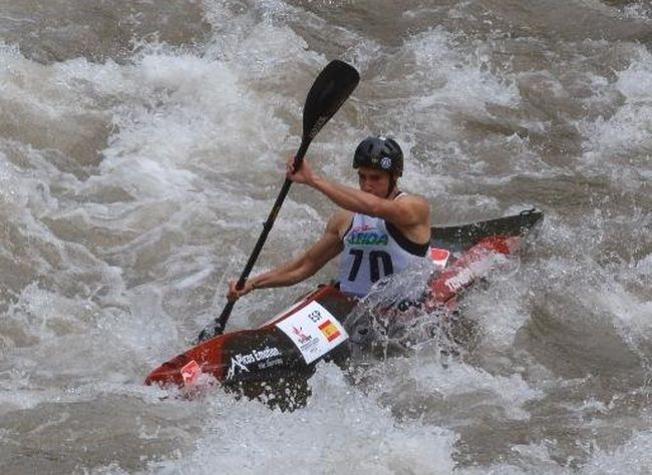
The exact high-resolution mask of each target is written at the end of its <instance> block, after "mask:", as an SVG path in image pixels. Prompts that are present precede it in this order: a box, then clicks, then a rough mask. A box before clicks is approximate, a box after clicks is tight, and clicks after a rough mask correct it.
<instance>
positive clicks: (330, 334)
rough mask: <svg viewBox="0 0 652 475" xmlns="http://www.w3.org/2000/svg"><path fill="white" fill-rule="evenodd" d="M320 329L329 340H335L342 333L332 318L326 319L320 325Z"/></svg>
mask: <svg viewBox="0 0 652 475" xmlns="http://www.w3.org/2000/svg"><path fill="white" fill-rule="evenodd" d="M319 329H320V330H321V332H322V333H323V334H324V336H325V337H326V339H327V340H328V341H333V340H334V339H335V338H337V337H338V336H340V335H341V333H340V331H339V330H338V329H337V327H336V326H335V325H334V324H333V322H331V321H330V320H326V321H325V322H324V323H322V324H321V325H319Z"/></svg>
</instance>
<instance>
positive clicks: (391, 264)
mask: <svg viewBox="0 0 652 475" xmlns="http://www.w3.org/2000/svg"><path fill="white" fill-rule="evenodd" d="M401 196H403V195H402V194H399V195H398V196H397V197H396V199H398V198H400V197H401ZM342 242H343V244H344V250H343V251H342V257H341V259H340V275H339V280H340V290H341V291H342V292H344V293H346V294H350V295H355V296H358V297H362V296H364V295H367V293H369V289H371V286H372V285H373V284H374V283H375V282H376V281H378V280H380V279H382V278H383V277H385V276H388V275H391V274H396V273H399V272H402V271H403V270H405V269H406V268H408V267H409V266H411V265H412V264H413V263H415V262H418V261H419V260H421V259H424V258H425V257H426V256H427V255H428V250H429V249H430V243H429V242H428V243H425V244H418V243H415V242H413V241H411V240H410V239H408V238H406V237H405V236H403V234H401V232H400V231H399V230H398V229H397V228H396V227H395V226H394V225H392V224H391V223H388V222H385V220H384V219H382V218H374V217H372V216H366V215H364V214H357V213H356V214H354V215H353V220H352V221H351V227H349V230H348V231H347V232H346V233H345V234H344V237H343V238H342Z"/></svg>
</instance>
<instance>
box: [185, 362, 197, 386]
mask: <svg viewBox="0 0 652 475" xmlns="http://www.w3.org/2000/svg"><path fill="white" fill-rule="evenodd" d="M200 374H201V368H200V367H199V364H198V363H197V362H196V361H195V360H190V362H189V363H186V365H185V366H183V368H181V377H182V378H183V384H186V385H191V384H195V383H196V382H197V378H199V375H200Z"/></svg>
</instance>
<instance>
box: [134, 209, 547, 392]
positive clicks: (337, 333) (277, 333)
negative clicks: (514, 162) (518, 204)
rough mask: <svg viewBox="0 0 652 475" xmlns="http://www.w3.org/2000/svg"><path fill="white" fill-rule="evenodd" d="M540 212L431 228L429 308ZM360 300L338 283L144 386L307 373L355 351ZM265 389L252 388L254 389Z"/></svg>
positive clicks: (476, 275) (188, 355)
mask: <svg viewBox="0 0 652 475" xmlns="http://www.w3.org/2000/svg"><path fill="white" fill-rule="evenodd" d="M542 218H543V213H542V212H540V211H537V210H526V211H523V212H521V213H519V214H517V215H513V216H507V217H503V218H498V219H492V220H489V221H482V222H477V223H473V224H467V225H462V226H448V227H433V228H432V238H431V246H432V254H431V257H432V259H433V261H434V263H435V265H436V266H438V267H439V269H440V271H439V272H436V273H435V274H433V275H432V277H431V278H430V280H429V281H428V282H424V289H425V292H424V298H422V299H421V301H420V302H419V305H421V306H423V307H425V309H426V310H429V311H430V310H432V309H436V308H442V309H446V308H450V307H452V306H453V304H454V303H455V302H456V301H457V298H458V297H459V296H460V294H461V293H462V292H463V291H464V290H465V289H467V288H468V287H470V286H471V285H472V284H473V283H474V282H476V281H477V280H478V279H484V278H486V277H487V276H488V275H489V273H490V272H491V271H492V270H493V269H494V268H495V267H496V262H498V261H499V260H500V259H497V258H504V257H505V256H509V255H512V254H514V253H516V252H517V251H518V249H519V248H520V245H521V242H522V240H523V238H524V236H525V235H526V234H527V233H528V231H530V230H531V229H532V228H533V227H534V226H535V225H536V224H537V223H538V222H539V221H540V220H541V219H542ZM356 305H357V301H356V300H354V299H351V298H349V297H347V296H345V295H344V294H342V293H341V292H340V291H339V290H338V287H337V285H336V284H329V285H323V286H320V287H318V288H317V289H316V290H314V291H313V292H311V293H309V294H307V295H305V296H304V297H302V298H301V299H299V300H298V301H297V302H296V303H294V304H293V305H292V306H290V307H289V308H287V309H285V310H284V311H282V312H281V313H279V314H278V315H276V316H274V317H272V318H271V319H269V321H268V322H267V323H265V324H263V325H261V326H260V327H258V328H256V329H252V330H240V331H235V332H232V333H226V334H223V335H219V336H216V337H214V338H212V339H210V340H207V341H204V342H202V343H200V344H198V345H197V346H195V347H193V348H190V349H189V350H188V351H186V352H185V353H182V354H180V355H178V356H176V357H175V358H173V359H171V360H170V361H167V362H166V363H163V364H162V365H161V366H160V367H159V368H157V369H155V370H154V371H152V373H151V374H150V375H149V376H148V377H147V379H146V380H145V383H146V384H158V385H161V386H177V387H179V388H184V389H192V388H193V386H196V385H198V384H203V382H206V381H209V382H212V383H219V384H221V385H222V386H224V387H225V388H227V389H229V388H234V387H240V388H243V387H244V386H247V387H249V390H248V391H246V392H247V393H248V394H249V395H252V394H251V388H252V387H255V388H262V387H263V386H266V385H267V386H268V385H269V384H274V383H275V382H278V381H288V380H296V379H297V378H299V379H301V378H303V379H304V380H305V379H307V378H308V377H309V376H310V375H311V374H312V373H313V372H314V368H315V365H316V364H317V363H318V362H319V361H322V360H332V359H335V360H336V361H343V360H346V359H347V357H348V356H349V354H350V345H351V341H350V336H349V332H347V317H349V316H350V315H351V314H352V313H353V310H354V308H355V306H356ZM260 392H262V389H261V390H257V389H254V390H253V393H254V394H253V395H254V396H255V395H257V394H259V393H260Z"/></svg>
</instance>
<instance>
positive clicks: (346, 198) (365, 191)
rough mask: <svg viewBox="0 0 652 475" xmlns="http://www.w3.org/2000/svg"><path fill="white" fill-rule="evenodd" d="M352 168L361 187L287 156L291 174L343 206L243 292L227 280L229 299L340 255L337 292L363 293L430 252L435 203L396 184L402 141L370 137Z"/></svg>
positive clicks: (291, 279) (282, 282) (300, 276)
mask: <svg viewBox="0 0 652 475" xmlns="http://www.w3.org/2000/svg"><path fill="white" fill-rule="evenodd" d="M353 168H354V169H357V170H358V183H359V187H360V189H355V188H352V187H349V186H345V185H342V184H339V183H335V182H333V181H331V180H327V179H326V178H324V177H322V176H319V175H318V174H316V173H315V172H314V170H313V169H312V168H311V166H310V163H309V161H308V160H304V161H303V164H302V165H301V167H299V169H298V170H295V169H294V160H293V159H290V160H289V162H288V165H287V177H288V178H289V179H290V180H292V181H293V182H295V183H302V184H305V185H308V186H310V187H312V188H314V189H316V190H317V191H319V192H321V193H323V194H324V195H326V197H328V198H329V199H330V200H331V201H332V202H333V203H335V204H336V205H338V206H339V207H340V208H341V209H340V210H339V211H337V212H336V213H335V214H334V215H333V216H332V217H331V218H330V219H329V221H328V224H327V225H326V231H325V232H324V234H323V236H322V237H321V238H320V239H319V240H318V241H317V242H316V243H315V244H314V245H312V246H311V247H310V248H309V249H308V250H306V251H305V252H304V253H303V254H302V255H300V256H299V257H297V258H296V259H293V260H292V261H290V262H288V263H287V264H284V265H281V266H279V267H277V268H275V269H272V270H271V271H269V272H264V273H262V274H259V275H257V276H254V277H251V278H249V279H248V280H247V281H246V283H245V285H244V287H243V288H242V289H240V290H236V288H235V287H236V281H235V280H233V281H230V282H229V291H228V293H227V298H228V299H229V300H237V299H238V298H240V297H242V296H243V295H245V294H248V293H249V292H251V291H252V290H254V289H263V288H270V287H284V286H289V285H294V284H296V283H298V282H301V281H303V280H304V279H307V278H308V277H310V276H312V275H313V274H314V273H315V272H317V271H318V270H319V269H321V268H322V267H323V266H324V265H325V264H326V263H327V262H328V261H330V260H331V259H333V258H334V257H335V256H337V255H339V254H342V256H341V259H340V266H339V282H340V290H341V291H342V292H344V293H346V294H348V295H352V296H356V297H362V296H364V295H366V294H367V293H368V292H369V290H370V288H371V286H372V285H373V284H374V283H375V282H377V281H378V280H380V279H381V278H383V277H386V276H388V275H391V274H395V273H399V272H401V271H403V270H405V269H406V268H408V267H409V266H410V265H412V264H413V263H415V262H416V261H418V260H420V259H423V258H425V257H426V256H428V252H429V247H430V205H429V204H428V202H427V201H426V200H425V199H424V198H422V197H420V196H417V195H408V194H406V193H403V192H401V191H400V190H399V189H398V179H399V177H400V176H401V175H402V174H403V151H402V150H401V147H400V146H399V145H398V143H397V142H396V141H395V140H394V139H392V138H389V137H383V136H378V137H367V138H366V139H364V140H363V141H362V142H360V144H359V145H358V147H357V148H356V150H355V154H354V157H353Z"/></svg>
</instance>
